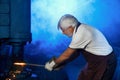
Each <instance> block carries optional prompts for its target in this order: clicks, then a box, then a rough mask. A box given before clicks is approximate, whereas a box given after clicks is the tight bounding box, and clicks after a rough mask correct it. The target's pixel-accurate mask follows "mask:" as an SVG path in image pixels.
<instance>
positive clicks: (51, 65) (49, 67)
mask: <svg viewBox="0 0 120 80" xmlns="http://www.w3.org/2000/svg"><path fill="white" fill-rule="evenodd" d="M55 65H56V63H55V58H54V57H53V58H52V59H51V60H50V61H48V62H47V63H46V64H45V69H47V70H48V71H52V70H53V68H54V66H55Z"/></svg>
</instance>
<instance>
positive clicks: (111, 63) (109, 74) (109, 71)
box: [101, 54, 117, 80]
mask: <svg viewBox="0 0 120 80" xmlns="http://www.w3.org/2000/svg"><path fill="white" fill-rule="evenodd" d="M112 56H114V57H111V58H110V59H108V62H107V67H106V70H105V72H104V74H103V77H102V79H101V80H112V78H113V75H114V72H115V69H116V66H117V59H116V57H115V55H113V54H112Z"/></svg>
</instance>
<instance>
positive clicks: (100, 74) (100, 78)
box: [78, 51, 117, 80]
mask: <svg viewBox="0 0 120 80" xmlns="http://www.w3.org/2000/svg"><path fill="white" fill-rule="evenodd" d="M82 53H83V55H84V57H85V59H86V61H87V64H86V65H85V67H84V68H83V70H82V71H81V74H80V75H79V78H78V80H112V77H113V75H114V71H115V68H116V63H117V61H116V56H115V55H114V53H113V52H112V53H111V54H109V55H108V56H97V55H93V54H91V53H89V52H86V51H83V52H82Z"/></svg>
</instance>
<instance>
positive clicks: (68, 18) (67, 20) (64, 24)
mask: <svg viewBox="0 0 120 80" xmlns="http://www.w3.org/2000/svg"><path fill="white" fill-rule="evenodd" d="M78 23H79V21H78V20H77V19H76V18H75V17H74V16H73V15H70V14H65V15H63V16H62V17H61V18H60V20H59V22H58V29H59V28H60V29H66V28H68V27H69V26H72V27H76V26H77V25H78Z"/></svg>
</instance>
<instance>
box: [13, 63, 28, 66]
mask: <svg viewBox="0 0 120 80" xmlns="http://www.w3.org/2000/svg"><path fill="white" fill-rule="evenodd" d="M14 65H19V66H25V65H26V63H23V62H21V63H20V62H15V63H14Z"/></svg>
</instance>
